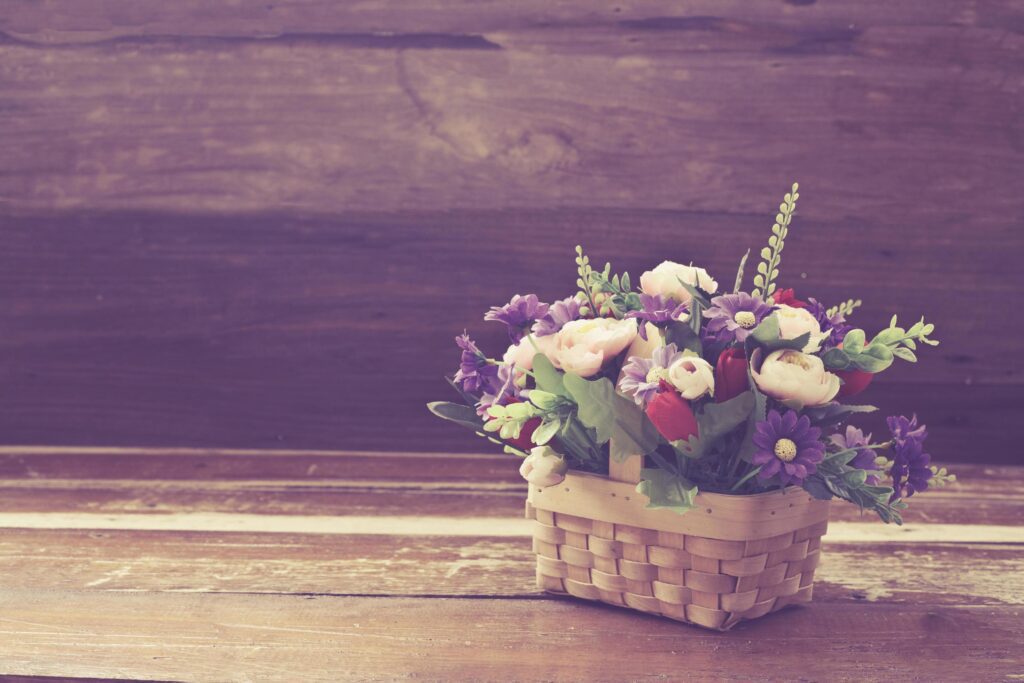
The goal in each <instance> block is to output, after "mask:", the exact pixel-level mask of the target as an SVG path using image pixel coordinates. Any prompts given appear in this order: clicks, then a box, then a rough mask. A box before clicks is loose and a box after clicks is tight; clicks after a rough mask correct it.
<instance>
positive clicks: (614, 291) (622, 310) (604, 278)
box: [590, 263, 644, 320]
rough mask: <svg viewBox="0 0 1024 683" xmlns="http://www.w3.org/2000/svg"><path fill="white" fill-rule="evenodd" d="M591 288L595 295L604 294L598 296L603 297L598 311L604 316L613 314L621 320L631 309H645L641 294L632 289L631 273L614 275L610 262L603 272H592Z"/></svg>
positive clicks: (605, 265)
mask: <svg viewBox="0 0 1024 683" xmlns="http://www.w3.org/2000/svg"><path fill="white" fill-rule="evenodd" d="M590 290H591V292H592V293H593V294H594V296H595V297H597V295H598V294H602V295H603V296H601V297H597V298H600V299H601V301H600V303H599V309H598V311H599V313H600V314H601V315H603V316H608V315H612V316H614V317H615V318H617V319H619V320H621V319H622V318H624V317H625V316H626V314H627V313H629V312H630V311H639V310H643V307H644V306H643V303H642V302H641V301H640V295H639V294H638V293H636V292H634V291H631V289H630V280H629V273H623V274H622V276H621V277H620V276H618V275H613V274H612V264H610V263H606V264H604V270H603V271H602V272H600V273H598V272H595V271H592V272H591V273H590ZM595 300H596V299H595Z"/></svg>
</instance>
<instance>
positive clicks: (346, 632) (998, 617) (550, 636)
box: [0, 588, 1024, 681]
mask: <svg viewBox="0 0 1024 683" xmlns="http://www.w3.org/2000/svg"><path fill="white" fill-rule="evenodd" d="M1022 617H1024V610H1022V609H1021V608H1017V607H996V606H978V607H968V606H959V607H954V606H948V607H935V606H929V607H917V606H912V605H911V606H908V605H873V606H866V605H827V606H826V605H817V606H815V605H812V606H810V607H807V608H801V609H792V610H787V611H784V612H781V613H779V614H775V615H771V616H769V617H766V618H764V619H761V620H758V621H755V622H750V623H744V624H741V625H740V626H739V627H737V628H736V629H735V630H734V631H732V632H729V633H725V634H720V633H712V632H708V631H704V630H701V629H697V628H695V627H690V626H686V625H682V624H678V623H674V622H671V621H668V620H663V619H658V618H653V617H648V616H645V615H637V614H634V613H630V612H628V611H625V610H619V609H615V608H611V607H603V606H597V605H592V604H583V603H580V602H576V601H570V600H495V599H414V598H334V597H315V598H314V597H295V596H246V595H202V596H199V595H187V594H167V593H162V594H160V593H128V594H123V595H120V596H119V598H118V600H116V601H112V600H110V598H109V594H104V593H81V592H68V591H39V590H12V589H7V588H4V589H0V662H2V663H3V666H4V667H5V668H6V670H7V671H9V672H11V673H16V674H42V675H75V676H120V677H133V678H171V679H175V678H188V679H196V678H200V679H206V680H251V679H253V678H259V679H260V680H272V681H277V680H282V681H295V680H297V679H301V680H357V679H358V680H397V679H405V678H412V677H417V678H420V679H427V680H467V681H477V680H551V681H580V680H586V681H622V680H638V679H644V678H648V677H652V676H667V677H677V676H678V677H682V678H686V679H687V680H697V681H702V680H721V679H723V678H732V679H738V680H749V679H753V678H756V679H760V680H765V679H770V680H790V679H792V677H793V676H794V674H797V675H799V676H800V677H801V678H802V679H804V680H846V679H852V680H865V679H869V680H877V679H886V680H911V681H913V680H920V681H958V680H998V679H1001V678H1003V677H1006V676H1009V675H1014V674H1020V673H1021V671H1022V665H1024V661H1022V653H1021V649H1020V642H1021V638H1022V637H1024V619H1022ZM840 632H841V633H842V634H843V637H842V638H839V637H836V634H837V633H840ZM951 652H952V653H955V655H956V656H955V657H951V656H950V653H951ZM797 672H798V673H797Z"/></svg>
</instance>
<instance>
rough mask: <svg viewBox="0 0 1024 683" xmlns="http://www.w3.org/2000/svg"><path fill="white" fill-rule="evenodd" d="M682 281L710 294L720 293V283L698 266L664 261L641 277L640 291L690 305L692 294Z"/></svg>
mask: <svg viewBox="0 0 1024 683" xmlns="http://www.w3.org/2000/svg"><path fill="white" fill-rule="evenodd" d="M680 280H682V281H683V282H685V283H686V284H688V285H690V286H692V287H698V288H700V289H703V290H704V291H705V292H707V293H708V294H714V293H715V292H717V291H718V283H717V282H715V281H714V279H712V277H711V276H710V275H708V272H707V271H706V270H704V269H703V268H697V267H696V266H684V265H683V264H681V263H676V262H675V261H662V262H661V263H660V264H658V266H657V267H656V268H655V269H654V270H648V271H647V272H646V273H644V274H643V275H641V276H640V290H641V291H642V292H643V293H644V294H647V295H650V296H654V295H656V294H658V295H661V296H664V297H671V298H673V299H675V300H676V301H678V302H679V303H681V304H685V303H689V302H690V299H691V298H692V297H691V296H690V293H689V292H688V291H686V288H685V287H683V286H682V285H681V284H679V281H680Z"/></svg>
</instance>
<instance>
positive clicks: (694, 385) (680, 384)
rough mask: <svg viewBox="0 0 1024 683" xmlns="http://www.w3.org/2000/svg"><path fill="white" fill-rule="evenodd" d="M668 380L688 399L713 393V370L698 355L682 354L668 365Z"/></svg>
mask: <svg viewBox="0 0 1024 683" xmlns="http://www.w3.org/2000/svg"><path fill="white" fill-rule="evenodd" d="M668 382H669V384H671V385H672V386H674V387H675V388H676V389H678V390H679V393H680V394H681V395H682V397H683V398H685V399H687V400H688V401H692V400H694V399H698V398H700V397H701V396H703V395H704V394H711V395H714V393H715V370H714V368H712V367H711V364H710V363H708V362H707V361H706V360H704V359H703V358H701V357H700V356H683V357H682V358H680V359H679V360H677V361H676V362H674V363H672V364H671V365H670V366H668Z"/></svg>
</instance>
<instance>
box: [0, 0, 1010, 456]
mask: <svg viewBox="0 0 1024 683" xmlns="http://www.w3.org/2000/svg"><path fill="white" fill-rule="evenodd" d="M1022 31H1024V3H1022V2H1020V1H1010V0H1003V1H999V0H993V1H990V2H968V1H961V2H952V1H946V0H900V1H896V2H893V1H882V0H868V1H865V2H857V3H834V2H824V1H822V2H815V0H790V1H788V2H782V1H774V0H773V1H767V0H765V1H759V2H753V3H751V2H746V1H744V2H740V1H732V0H715V1H711V0H694V1H690V2H618V3H588V2H582V1H581V0H572V1H569V0H565V1H542V0H529V1H524V2H516V3H498V2H457V1H454V0H450V1H447V2H408V3H404V2H379V3H358V4H352V3H337V2H333V1H330V0H308V1H304V2H298V1H295V2H274V3H269V2H265V1H264V2H255V1H252V0H241V1H240V2H235V3H230V4H227V3H207V2H201V1H200V0H195V1H192V2H186V1H182V2H163V1H161V0H137V1H129V0H123V1H116V0H64V1H54V2H46V3H38V2H32V1H30V0H6V1H5V2H3V3H2V4H0V238H2V241H0V440H2V441H3V442H6V443H10V444H49V445H61V444H63V445H90V444H92V445H108V446H109V445H133V446H148V445H149V446H198V447H203V446H210V447H214V446H218V447H256V448H263V447H282V446H285V447H289V448H297V449H367V450H385V449H406V450H426V451H445V450H457V451H465V450H481V449H486V444H483V443H480V442H478V441H477V440H476V438H475V437H473V436H472V435H464V434H462V433H460V432H459V431H457V429H456V428H454V427H450V426H448V425H445V424H440V423H435V422H434V421H433V420H432V419H431V418H430V417H429V415H428V414H427V413H426V411H425V409H424V408H423V404H424V403H425V402H426V401H428V400H430V399H434V398H443V397H445V396H446V395H447V391H448V389H447V387H446V385H445V384H444V382H443V381H442V379H441V375H442V374H443V373H446V372H450V371H452V370H453V369H454V367H455V365H456V363H457V357H458V356H457V353H456V351H455V349H454V346H453V345H452V337H454V335H455V334H456V333H458V332H461V331H462V330H463V328H467V329H468V330H469V331H470V333H471V334H473V335H474V336H476V337H479V338H480V339H481V341H482V342H483V343H484V344H489V345H491V348H492V349H493V350H495V351H498V350H499V349H500V348H501V347H500V345H501V344H502V343H503V339H502V338H503V333H502V332H501V331H500V330H499V329H495V328H493V327H491V326H489V325H486V324H484V323H483V322H482V320H481V318H482V314H483V312H484V311H485V310H486V309H487V307H488V306H490V305H492V304H497V303H502V302H503V301H505V300H507V298H508V297H509V296H510V295H512V294H514V293H516V292H523V293H525V292H527V291H529V290H536V291H537V293H538V294H540V295H541V296H542V297H545V298H555V297H560V296H564V295H566V294H568V293H569V292H571V290H572V288H573V280H574V272H573V269H574V266H573V263H572V247H573V245H575V244H576V243H577V242H580V243H583V244H584V245H585V246H586V247H587V249H588V251H589V252H590V253H591V254H592V256H593V258H594V260H595V261H601V262H603V261H604V260H611V261H612V262H613V264H614V265H615V266H616V267H617V268H622V269H628V270H629V271H630V272H632V273H633V274H634V275H638V274H639V273H640V272H641V271H642V270H644V269H645V268H647V267H650V266H653V265H654V264H656V263H657V262H658V261H660V260H662V259H663V258H673V259H675V260H681V261H689V260H692V261H694V262H695V263H698V264H702V265H705V266H706V267H708V268H709V269H711V270H712V271H713V272H714V273H715V274H716V275H718V276H719V279H720V280H721V281H723V282H731V280H732V277H733V274H734V273H735V266H736V262H737V261H738V259H739V257H740V256H741V255H742V253H743V251H744V250H745V248H746V247H747V246H751V247H755V252H756V248H758V247H760V245H761V244H762V243H763V242H764V240H765V239H766V238H767V234H768V228H769V227H770V225H771V218H772V216H773V213H774V210H773V209H774V207H775V205H776V204H777V202H778V201H779V198H780V196H781V194H782V193H783V192H784V191H785V190H786V188H788V186H789V184H790V183H791V182H792V181H793V180H799V181H800V183H801V195H802V197H801V202H800V206H799V209H798V215H797V217H796V219H795V222H794V227H793V229H792V231H791V233H790V234H791V238H790V241H789V243H788V246H787V249H786V252H785V255H784V259H783V280H784V284H785V285H793V286H796V287H797V289H798V290H799V291H800V292H801V293H802V294H809V295H817V296H818V298H820V299H822V300H825V301H828V302H838V301H839V300H842V299H845V298H847V297H859V298H862V299H863V300H864V302H865V309H864V311H863V313H858V314H857V316H856V321H857V322H858V323H861V324H863V325H864V326H865V327H867V328H869V329H873V328H877V327H880V326H884V325H885V324H886V323H887V320H888V318H889V316H891V314H892V313H894V312H897V311H898V312H901V313H903V314H905V315H906V316H907V317H908V318H910V317H913V316H918V315H925V316H926V317H927V318H928V319H930V320H932V321H934V322H935V323H936V325H937V333H936V334H937V336H938V337H939V338H940V339H942V340H943V344H942V346H940V347H938V348H937V349H935V350H934V351H933V352H932V353H929V354H926V355H925V357H924V358H923V359H922V362H921V363H920V364H919V365H918V366H917V367H901V368H897V369H894V370H892V371H890V372H888V373H887V374H886V375H885V376H884V377H883V378H882V379H881V380H879V381H878V382H877V384H876V385H875V387H873V391H872V393H871V394H869V395H868V396H866V397H865V398H870V399H872V400H873V401H875V402H877V403H878V404H880V405H881V406H882V407H883V408H884V409H885V410H887V411H897V410H899V411H904V412H908V413H909V412H912V411H914V410H916V411H917V412H918V413H919V414H920V415H921V417H922V419H923V420H924V421H925V422H927V423H928V424H929V425H930V426H931V427H932V430H933V439H932V442H931V446H932V448H931V450H932V452H933V454H934V455H935V456H936V458H941V459H945V460H956V459H959V460H972V461H981V462H1014V461H1019V458H1020V456H1019V455H1018V454H1019V452H1020V450H1019V445H1018V444H1019V438H1018V436H1017V435H1016V433H1015V431H1014V427H1015V426H1016V424H1017V423H1018V422H1019V417H1018V416H1019V414H1020V412H1021V410H1022V409H1024V387H1022V383H1024V376H1022V372H1021V369H1022V363H1021V360H1020V346H1021V344H1020V338H1021V334H1022V333H1024V322H1022V321H1024V316H1022V315H1021V313H1020V308H1021V295H1022V294H1024V276H1022V274H1021V266H1020V259H1021V257H1022V256H1024V234H1022V231H1021V227H1022V226H1021V223H1022V217H1024V192H1022V189H1024V188H1022V186H1021V171H1022V170H1024V124H1022V88H1024V69H1022V66H1024V37H1022ZM869 424H873V425H876V426H877V425H878V424H879V420H874V421H873V422H871V423H869Z"/></svg>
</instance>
